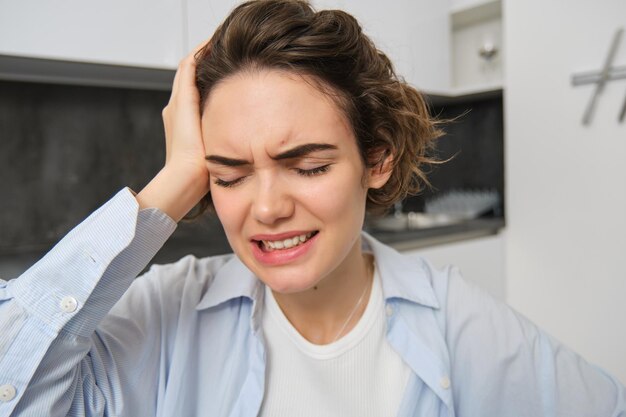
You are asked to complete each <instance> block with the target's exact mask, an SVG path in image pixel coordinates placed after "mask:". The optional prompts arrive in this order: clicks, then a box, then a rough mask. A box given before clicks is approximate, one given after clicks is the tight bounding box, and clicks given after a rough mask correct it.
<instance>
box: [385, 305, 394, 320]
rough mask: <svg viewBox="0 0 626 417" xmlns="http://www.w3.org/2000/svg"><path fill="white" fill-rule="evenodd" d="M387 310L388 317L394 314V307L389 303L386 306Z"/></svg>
mask: <svg viewBox="0 0 626 417" xmlns="http://www.w3.org/2000/svg"><path fill="white" fill-rule="evenodd" d="M385 312H386V313H387V317H391V316H393V307H392V306H390V305H389V304H387V307H386V308H385Z"/></svg>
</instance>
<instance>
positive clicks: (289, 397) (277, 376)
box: [259, 270, 410, 417]
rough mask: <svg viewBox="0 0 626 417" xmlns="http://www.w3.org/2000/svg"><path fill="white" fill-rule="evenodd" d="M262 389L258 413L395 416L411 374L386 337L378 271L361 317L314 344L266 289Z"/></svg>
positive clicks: (300, 416)
mask: <svg viewBox="0 0 626 417" xmlns="http://www.w3.org/2000/svg"><path fill="white" fill-rule="evenodd" d="M264 311H265V313H264V316H263V331H264V333H265V338H266V345H267V371H266V382H265V383H266V390H265V397H264V400H263V405H262V407H261V412H260V414H259V415H260V416H262V417H265V416H272V417H281V416H285V417H293V416H298V417H307V416H311V417H320V416H338V417H339V416H341V417H349V416H355V417H357V416H358V417H369V416H371V417H384V416H395V415H396V414H397V412H398V408H399V406H400V401H401V399H402V397H403V394H404V390H405V387H406V383H407V381H408V377H409V374H410V369H409V367H408V366H407V365H406V364H405V363H404V362H403V361H402V359H401V358H400V356H399V355H398V354H397V353H396V352H395V351H394V350H393V349H392V348H391V346H390V345H389V344H388V342H387V339H386V337H385V333H386V328H385V327H386V321H385V312H384V300H383V294H382V289H381V284H380V277H379V274H378V271H377V270H376V271H375V273H374V281H373V284H372V291H371V292H370V297H369V300H368V303H367V307H366V308H365V311H364V313H363V316H362V317H361V319H360V320H359V322H358V323H357V324H356V326H355V327H354V328H353V329H352V330H351V331H350V332H349V333H348V334H346V335H345V336H343V337H342V338H340V339H339V340H337V341H336V342H333V343H330V344H327V345H316V344H313V343H311V342H309V341H308V340H306V339H305V338H304V337H303V336H302V335H301V334H300V333H298V331H297V330H296V329H295V328H294V327H293V325H292V324H291V323H290V322H289V320H288V319H287V317H285V315H284V313H283V312H282V310H281V309H280V307H279V305H278V304H277V302H276V300H275V299H274V296H273V294H272V291H271V290H270V289H269V288H268V287H266V288H265V310H264Z"/></svg>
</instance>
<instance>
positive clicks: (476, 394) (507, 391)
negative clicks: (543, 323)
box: [446, 268, 626, 417]
mask: <svg viewBox="0 0 626 417" xmlns="http://www.w3.org/2000/svg"><path fill="white" fill-rule="evenodd" d="M446 309H447V317H448V319H447V320H446V322H447V328H446V339H447V342H448V346H449V351H450V361H451V370H452V372H451V379H452V386H453V390H454V391H453V393H454V403H455V408H456V411H457V413H456V414H457V415H459V416H483V417H490V416H494V417H495V416H497V417H506V416H511V417H513V416H515V417H524V416H528V417H531V416H532V417H557V416H559V417H560V416H567V417H587V416H594V417H618V416H619V417H622V416H624V415H626V405H625V403H624V398H625V395H626V391H625V389H624V386H623V385H622V384H621V383H620V382H619V381H618V380H617V379H616V378H614V377H612V376H611V375H609V374H608V373H606V372H605V371H603V370H602V369H600V368H599V367H596V366H594V365H592V364H590V363H588V362H587V361H585V360H584V359H583V358H582V357H581V356H579V355H578V354H576V353H575V352H573V351H572V350H570V349H568V348H567V347H565V346H563V345H562V344H561V343H559V342H558V341H557V340H555V339H554V338H552V337H551V336H549V335H548V334H547V333H545V332H544V331H542V330H541V329H539V328H538V327H537V326H536V325H534V324H533V323H532V322H530V321H529V320H528V319H526V318H525V317H524V316H522V315H521V314H519V313H518V312H516V311H515V310H513V309H512V308H511V307H509V306H507V305H506V304H504V303H502V302H500V301H498V300H496V299H494V298H493V297H491V296H490V295H489V294H488V293H487V292H485V291H484V290H482V289H480V288H479V287H477V286H475V285H473V284H471V283H469V282H467V281H465V280H464V279H463V278H462V277H461V275H460V274H459V271H458V269H456V268H451V269H450V275H449V282H448V297H447V306H446Z"/></svg>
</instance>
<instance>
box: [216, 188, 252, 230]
mask: <svg viewBox="0 0 626 417" xmlns="http://www.w3.org/2000/svg"><path fill="white" fill-rule="evenodd" d="M211 200H212V201H213V207H215V213H216V214H217V217H218V219H219V220H220V222H221V223H222V226H223V227H224V230H225V231H226V233H229V232H230V231H232V230H235V229H237V228H238V226H239V225H240V224H241V222H242V215H241V213H242V210H243V208H242V206H243V204H244V202H242V201H241V198H238V197H237V193H236V192H233V190H221V189H219V188H218V187H217V186H213V185H212V186H211Z"/></svg>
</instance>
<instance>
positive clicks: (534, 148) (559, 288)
mask: <svg viewBox="0 0 626 417" xmlns="http://www.w3.org/2000/svg"><path fill="white" fill-rule="evenodd" d="M503 13H504V36H505V39H504V42H505V43H506V45H507V55H506V58H505V66H506V74H507V75H506V86H507V87H506V88H507V90H506V95H505V114H506V120H505V125H506V135H505V136H506V155H507V156H506V181H507V199H506V204H507V229H508V230H507V242H506V258H507V271H506V272H507V300H508V301H509V303H510V304H511V305H512V306H513V307H514V308H516V309H518V310H519V311H521V312H522V313H524V314H525V315H527V316H528V317H530V318H531V319H532V320H533V321H534V322H536V323H537V324H539V325H540V326H541V327H543V328H544V329H545V330H547V331H548V332H549V333H551V334H552V335H554V336H555V337H557V338H558V339H560V340H561V341H563V342H564V343H565V344H566V345H568V346H570V347H572V348H573V349H574V350H576V351H577V352H579V353H581V354H582V355H583V356H584V357H585V358H587V359H588V360H589V361H590V362H593V363H596V364H598V365H600V366H601V367H603V368H605V369H607V370H609V371H610V372H611V373H613V374H614V375H616V376H617V377H618V378H620V379H621V380H622V381H623V382H626V268H625V267H624V263H623V259H624V255H625V254H626V123H624V124H619V123H618V122H617V116H618V113H619V110H620V107H621V105H622V102H623V101H624V99H625V95H626V80H622V81H617V82H612V83H609V84H608V85H607V86H606V89H605V91H604V94H603V95H602V96H601V98H600V100H599V102H598V107H597V111H596V115H595V118H594V120H593V124H592V125H591V126H589V127H583V126H582V125H581V118H582V115H583V112H584V109H585V106H586V105H587V102H588V100H589V99H590V96H591V93H592V89H593V87H591V86H589V87H575V88H574V87H572V86H571V85H570V77H571V75H572V73H574V72H578V71H581V70H595V69H600V67H601V66H602V64H603V62H604V60H605V55H606V54H607V51H608V49H609V44H610V41H611V39H612V37H613V33H614V31H615V29H616V28H617V27H618V26H626V2H624V1H623V0H577V1H567V0H550V1H545V0H505V1H504V11H503ZM616 64H617V65H622V66H623V65H626V37H625V38H624V39H623V40H622V44H621V47H620V49H619V53H618V55H617V58H616Z"/></svg>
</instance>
